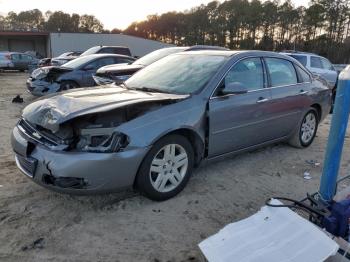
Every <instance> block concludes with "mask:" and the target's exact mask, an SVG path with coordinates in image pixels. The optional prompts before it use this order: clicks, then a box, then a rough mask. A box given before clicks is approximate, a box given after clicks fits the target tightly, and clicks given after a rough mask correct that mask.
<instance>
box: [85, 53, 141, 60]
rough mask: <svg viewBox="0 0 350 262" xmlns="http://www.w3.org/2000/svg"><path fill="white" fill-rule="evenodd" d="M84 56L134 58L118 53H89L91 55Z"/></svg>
mask: <svg viewBox="0 0 350 262" xmlns="http://www.w3.org/2000/svg"><path fill="white" fill-rule="evenodd" d="M86 57H91V59H92V58H98V57H125V58H132V59H135V58H134V57H131V56H127V55H120V54H91V55H86Z"/></svg>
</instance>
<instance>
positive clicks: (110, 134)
mask: <svg viewBox="0 0 350 262" xmlns="http://www.w3.org/2000/svg"><path fill="white" fill-rule="evenodd" d="M128 143H129V142H128V137H127V136H126V135H125V134H122V133H119V132H115V130H114V128H89V129H82V130H80V137H79V141H78V143H77V149H78V150H80V151H83V152H93V153H112V152H118V151H120V150H122V149H123V148H125V147H126V146H127V145H128Z"/></svg>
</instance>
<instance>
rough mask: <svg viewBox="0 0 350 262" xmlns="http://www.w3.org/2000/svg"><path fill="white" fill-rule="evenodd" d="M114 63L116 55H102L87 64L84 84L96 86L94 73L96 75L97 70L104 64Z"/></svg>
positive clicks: (84, 71) (84, 72)
mask: <svg viewBox="0 0 350 262" xmlns="http://www.w3.org/2000/svg"><path fill="white" fill-rule="evenodd" d="M114 63H115V60H114V57H102V58H98V59H96V60H94V61H92V62H90V63H88V64H87V65H85V67H84V68H83V86H94V85H95V81H94V79H93V75H95V73H96V71H97V70H98V69H99V68H101V67H102V66H106V65H112V64H114Z"/></svg>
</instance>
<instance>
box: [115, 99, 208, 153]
mask: <svg viewBox="0 0 350 262" xmlns="http://www.w3.org/2000/svg"><path fill="white" fill-rule="evenodd" d="M206 128H207V121H206V103H205V101H203V100H202V99H200V98H193V97H191V98H189V99H185V100H183V101H180V102H177V103H175V104H170V105H166V106H163V107H161V108H159V109H157V110H155V111H152V112H149V113H146V114H145V115H143V116H140V117H138V118H136V119H134V120H132V121H129V122H127V123H124V124H122V125H120V126H119V127H118V128H117V131H119V132H122V133H124V134H126V135H128V136H129V140H130V143H129V146H130V147H147V146H150V145H153V144H154V143H155V142H156V141H157V140H159V139H160V138H161V137H163V136H165V135H167V134H169V133H171V132H174V131H176V130H180V129H181V130H183V129H186V130H190V131H191V132H194V133H195V134H197V135H198V136H199V137H200V138H201V140H202V141H203V142H204V141H205V133H206Z"/></svg>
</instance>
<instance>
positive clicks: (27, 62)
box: [21, 54, 33, 70]
mask: <svg viewBox="0 0 350 262" xmlns="http://www.w3.org/2000/svg"><path fill="white" fill-rule="evenodd" d="M21 56H22V59H21V60H22V65H23V68H22V69H23V70H27V69H28V66H29V65H31V64H32V63H33V57H32V56H30V55H24V54H22V55H21Z"/></svg>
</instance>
